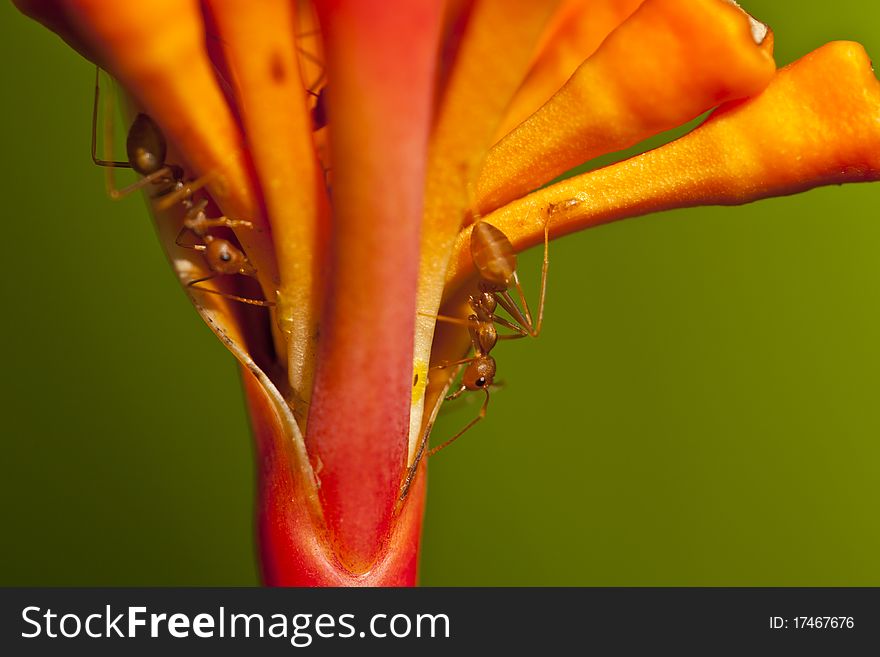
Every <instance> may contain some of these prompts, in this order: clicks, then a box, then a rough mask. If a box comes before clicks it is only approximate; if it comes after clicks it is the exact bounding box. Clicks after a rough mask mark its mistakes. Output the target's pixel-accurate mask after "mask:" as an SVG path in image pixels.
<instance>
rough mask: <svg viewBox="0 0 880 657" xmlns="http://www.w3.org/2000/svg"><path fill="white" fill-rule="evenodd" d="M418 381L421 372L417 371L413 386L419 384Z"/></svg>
mask: <svg viewBox="0 0 880 657" xmlns="http://www.w3.org/2000/svg"><path fill="white" fill-rule="evenodd" d="M418 382H419V373H418V372H416V374H415V376H414V377H413V388H415V387H416V384H417V383H418Z"/></svg>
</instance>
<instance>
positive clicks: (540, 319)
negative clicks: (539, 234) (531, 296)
mask: <svg viewBox="0 0 880 657" xmlns="http://www.w3.org/2000/svg"><path fill="white" fill-rule="evenodd" d="M549 254H550V220H549V217H548V218H547V219H546V220H545V221H544V263H543V264H542V265H541V296H540V297H539V298H538V323H537V324H536V325H535V330H534V332H532V336H533V337H538V335H540V333H541V326H542V325H543V324H544V300H545V299H546V298H547V268H548V267H549V265H550V258H549Z"/></svg>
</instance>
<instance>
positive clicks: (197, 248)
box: [174, 226, 208, 251]
mask: <svg viewBox="0 0 880 657" xmlns="http://www.w3.org/2000/svg"><path fill="white" fill-rule="evenodd" d="M187 230H192V229H190V228H187V227H186V226H182V227H181V229H180V231H179V232H178V233H177V237H175V238H174V243H175V244H176V245H177V246H179V247H181V248H184V249H193V250H194V251H204V250H206V249H207V248H208V247H207V246H206V245H204V244H184V243H183V242H181V241H180V240H181V239H182V238H183V234H184V233H185V232H186V231H187Z"/></svg>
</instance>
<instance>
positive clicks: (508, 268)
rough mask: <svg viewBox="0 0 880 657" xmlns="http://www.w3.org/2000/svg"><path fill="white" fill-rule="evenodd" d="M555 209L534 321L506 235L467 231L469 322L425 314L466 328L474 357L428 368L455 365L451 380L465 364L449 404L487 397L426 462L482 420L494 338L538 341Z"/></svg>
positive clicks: (477, 226)
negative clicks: (475, 395) (473, 394)
mask: <svg viewBox="0 0 880 657" xmlns="http://www.w3.org/2000/svg"><path fill="white" fill-rule="evenodd" d="M577 203H578V201H577V200H575V199H571V200H569V201H567V202H565V203H564V204H561V205H564V206H565V207H566V208H569V207H572V206H574V205H576V204H577ZM557 207H558V206H557V205H553V206H551V207H550V209H549V210H548V217H547V220H546V221H545V222H544V261H543V264H542V266H541V292H540V297H539V300H538V314H537V321H536V322H535V321H533V320H532V314H531V311H530V309H529V304H528V302H527V301H526V297H525V293H524V292H523V289H522V285H520V282H519V277H518V276H517V272H516V252H515V251H514V249H513V245H512V244H511V243H510V240H509V239H508V237H507V235H505V234H504V233H503V232H502V231H501V230H500V229H498V228H496V227H495V226H493V225H492V224H490V223H488V222H486V221H483V220H477V221H476V222H474V224H473V227H472V228H471V240H470V250H471V259H472V260H473V263H474V268H475V269H476V270H477V275H478V277H479V281H478V283H477V290H478V291H477V294H475V295H474V294H472V295H470V296H469V297H468V305H469V306H470V308H471V311H472V312H471V314H470V315H468V317H467V319H461V318H459V317H448V316H446V315H429V316H430V317H435V318H436V319H437V320H439V321H443V322H448V323H450V324H457V325H460V326H465V327H467V329H468V332H469V333H470V338H471V345H472V346H473V349H474V355H473V356H471V357H470V358H464V359H462V360H458V361H453V362H451V363H441V364H439V365H435V366H433V367H432V368H431V369H444V368H447V367H450V366H456V367H457V369H456V372H455V373H454V374H453V376H452V378H455V376H456V374H457V373H458V369H460V368H461V367H462V366H463V365H467V367H466V368H465V371H464V374H463V375H462V377H461V385H460V387H459V388H458V390H456V391H455V392H453V393H452V394H451V395H447V396H446V400H447V401H450V400H453V399H456V398H458V397H459V396H461V395H462V394H464V393H465V392H468V391H478V390H480V391H482V392H483V394H484V395H485V399H484V401H483V405H482V406H481V407H480V411H479V413H478V414H477V416H476V417H475V418H474V419H472V420H471V421H470V422H468V423H467V424H466V425H465V426H464V427H463V428H462V429H461V430H460V431H459V432H458V433H456V434H455V435H454V436H452V437H451V438H449V439H448V440H446V441H445V442H443V443H441V444H440V445H437V446H436V447H433V448H431V449H429V450H428V451H427V456H428V457H429V458H430V457H431V456H434V455H435V454H436V453H437V452H439V451H440V450H442V449H443V448H445V447H448V446H449V445H451V444H452V443H453V442H455V441H456V440H458V439H459V438H460V437H461V436H462V435H463V434H464V433H465V432H466V431H468V429H470V428H471V427H473V426H474V425H475V424H477V423H478V422H479V421H480V420H482V419H483V418H485V417H486V412H487V409H488V408H489V389H490V387H491V386H492V383H493V381H494V380H495V372H496V365H495V359H494V358H493V357H492V356H491V355H490V352H491V351H492V349H494V347H495V345H496V343H497V342H498V340H515V339H518V338H524V337H527V336H529V337H533V338H534V337H538V335H539V334H540V333H541V328H542V326H543V323H544V301H545V299H546V295H547V269H548V265H549V257H548V256H549V248H550V225H549V217H550V215H551V214H552V213H553V212H555V211H556V209H557ZM511 286H514V287H516V291H517V296H518V297H519V300H520V303H521V304H522V309H520V306H519V305H517V303H516V302H515V301H514V300H513V298H512V297H511V296H510V292H509V290H510V288H511ZM498 306H501V307H502V308H503V309H504V310H505V311H507V313H508V314H509V315H510V317H511V318H512V319H513V320H514V321H512V322H511V321H510V320H507V319H505V318H504V317H499V316H498V315H496V314H495V311H496V309H497V307H498ZM496 325H500V326H504V327H506V328H509V329H511V330H513V331H514V333H507V334H501V335H499V334H498V330H497V328H496ZM429 434H430V431H426V432H425V436H424V437H423V438H422V442H421V444H420V445H419V449H418V452H417V453H416V457H415V459H414V460H413V464H412V465H411V466H410V467H409V469H408V471H407V476H406V479H405V480H404V483H403V486H402V487H401V493H400V496H399V499H400V500H403V499H404V498H405V497H406V495H407V493H408V492H409V488H410V486H411V485H412V480H413V478H414V477H415V474H416V470H417V468H418V465H419V462H420V461H421V459H422V457H423V456H424V454H425V450H426V449H427V445H428V438H429Z"/></svg>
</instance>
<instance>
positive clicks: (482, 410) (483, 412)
mask: <svg viewBox="0 0 880 657" xmlns="http://www.w3.org/2000/svg"><path fill="white" fill-rule="evenodd" d="M483 392H485V393H486V400H485V401H484V402H483V405H482V406H481V407H480V412H479V414H478V415H477V417H475V418H474V419H473V420H471V421H470V422H468V423H467V424H466V425H464V428H463V429H462V430H461V431H459V432H458V433H457V434H455V435H454V436H453V437H452V438H450V439H449V440H447V441H446V442H444V443H441V444H439V445H437V446H436V447H433V448H431V449H430V450H429V451H428V458H431V457H432V456H434V455H435V454H436V453H437V452H439V451H440V450H441V449H443V448H445V447H448V446H449V445H451V444H452V443H454V442H455V441H456V440H458V439H459V438H461V437H462V435H464V433H465V432H466V431H467V430H468V429H470V428H471V427H473V426H474V425H475V424H476V423H477V422H479V421H480V420H482V419H483V418H484V417H486V409H488V408H489V390H488V389H486V388H484V389H483Z"/></svg>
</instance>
